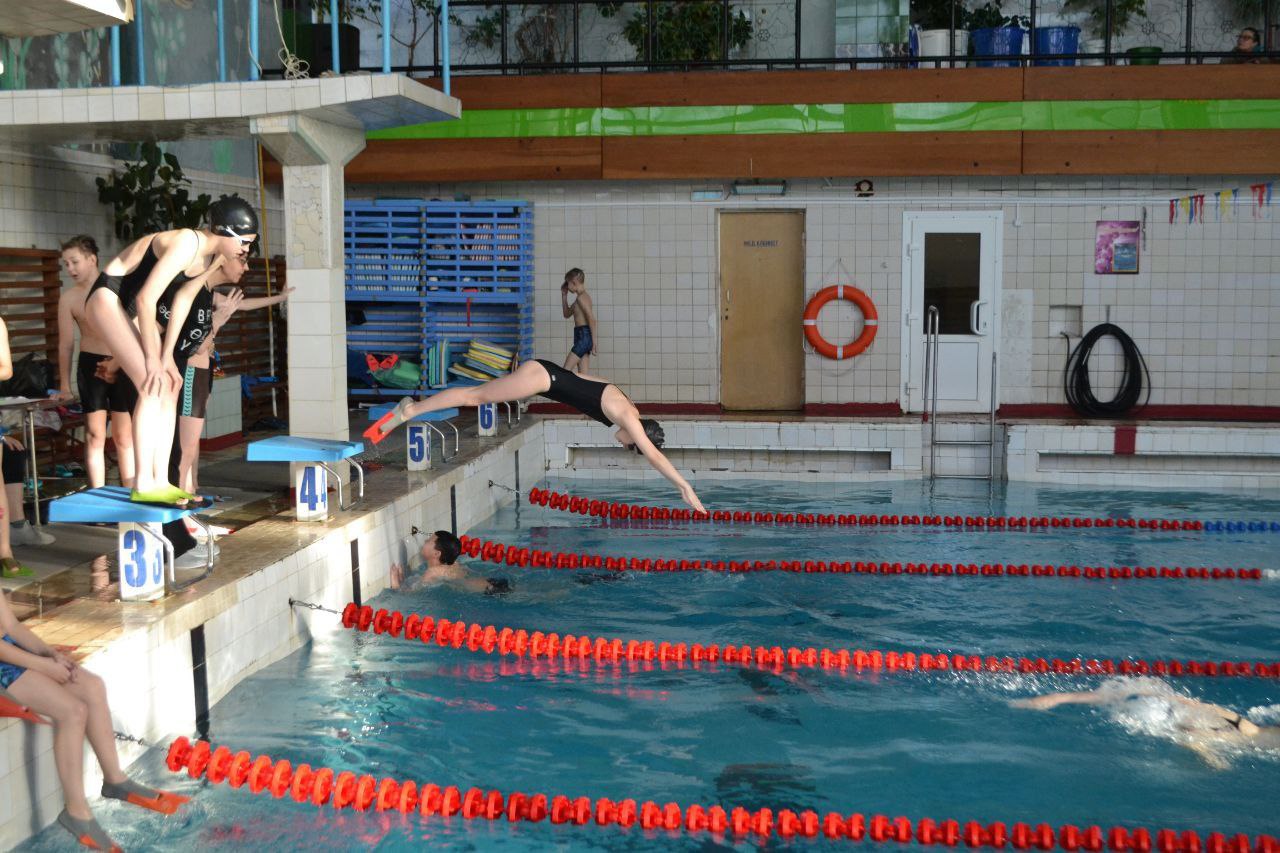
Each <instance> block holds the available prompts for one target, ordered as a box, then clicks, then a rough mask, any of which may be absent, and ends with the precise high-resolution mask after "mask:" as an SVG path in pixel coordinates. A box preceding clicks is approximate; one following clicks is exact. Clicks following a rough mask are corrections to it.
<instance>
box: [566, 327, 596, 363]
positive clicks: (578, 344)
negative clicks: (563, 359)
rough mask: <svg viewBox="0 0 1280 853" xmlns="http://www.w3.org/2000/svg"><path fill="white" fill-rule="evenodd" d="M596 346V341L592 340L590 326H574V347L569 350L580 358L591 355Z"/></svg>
mask: <svg viewBox="0 0 1280 853" xmlns="http://www.w3.org/2000/svg"><path fill="white" fill-rule="evenodd" d="M594 347H595V343H594V342H593V341H592V340H591V327H590V326H574V327H573V348H572V349H571V350H569V352H571V353H573V354H574V355H576V356H577V357H578V358H582V357H583V356H586V355H590V354H591V350H592V349H593V348H594Z"/></svg>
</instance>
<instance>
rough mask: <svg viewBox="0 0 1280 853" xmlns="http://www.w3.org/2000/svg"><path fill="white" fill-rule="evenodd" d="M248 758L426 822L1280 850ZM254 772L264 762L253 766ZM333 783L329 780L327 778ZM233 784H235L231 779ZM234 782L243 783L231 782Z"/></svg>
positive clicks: (1179, 837) (361, 803) (298, 789)
mask: <svg viewBox="0 0 1280 853" xmlns="http://www.w3.org/2000/svg"><path fill="white" fill-rule="evenodd" d="M209 755H210V752H209V745H208V744H206V743H203V742H200V743H197V744H196V745H195V746H194V747H193V746H192V745H191V743H190V741H188V740H187V739H186V738H185V737H180V738H178V739H176V740H175V741H173V743H171V744H170V745H169V753H168V755H167V757H166V759H165V764H166V766H167V767H168V768H169V769H170V770H171V771H173V772H174V773H182V772H184V771H185V772H186V773H187V774H188V775H189V776H191V778H193V779H198V778H200V776H202V775H206V776H207V778H208V779H209V781H210V782H213V783H215V784H216V783H218V782H222V781H225V780H226V777H225V776H220V777H218V778H215V777H214V773H213V771H212V765H211V764H210V763H209V761H208V758H209ZM213 755H231V750H230V749H228V748H227V747H225V746H219V747H218V748H217V749H216V750H214V752H213ZM240 755H243V756H245V761H246V762H248V763H249V764H250V766H252V767H253V768H255V771H254V772H255V773H256V774H257V775H256V776H255V778H257V779H259V780H261V779H267V780H269V783H268V784H263V785H260V786H254V785H252V784H251V786H250V788H249V790H250V792H251V793H254V794H258V793H261V792H262V791H264V790H265V791H270V792H271V796H273V797H275V798H276V799H284V798H285V797H286V796H288V797H289V798H290V799H292V800H294V801H295V802H298V803H308V802H309V803H311V804H312V805H315V806H325V805H332V806H333V808H334V809H343V808H346V807H347V806H350V807H351V808H353V809H355V810H357V811H369V810H373V811H377V812H390V811H396V812H400V813H401V814H404V815H411V814H415V813H416V814H418V815H420V816H421V817H424V818H428V817H434V816H440V817H444V818H451V817H454V816H455V815H461V816H462V818H463V819H464V820H481V819H483V820H490V821H501V820H505V821H507V822H508V823H521V822H526V823H541V822H542V821H549V822H551V823H555V824H573V825H575V826H585V825H586V824H590V823H594V824H596V825H597V826H618V827H621V828H623V829H630V828H631V827H633V826H635V825H637V824H639V825H640V826H641V827H642V828H643V829H646V830H666V831H667V832H669V833H681V832H683V833H688V834H691V835H692V834H697V833H702V832H706V833H710V834H712V835H718V836H734V837H737V838H745V837H747V836H756V837H758V838H770V837H773V836H775V835H776V836H778V837H780V838H786V839H790V838H795V837H802V838H817V837H819V836H823V837H825V838H830V839H833V840H834V839H841V840H845V839H847V840H849V841H857V842H861V841H875V842H878V843H885V842H891V841H892V842H897V843H899V844H911V843H920V844H941V845H943V846H946V847H959V846H961V845H963V846H965V847H992V848H1004V847H1012V848H1013V849H1015V850H1029V849H1032V848H1035V849H1036V850H1054V849H1059V848H1060V849H1062V850H1067V851H1078V850H1085V851H1088V853H1102V851H1104V850H1108V851H1115V853H1128V851H1133V853H1152V851H1157V853H1202V851H1204V853H1280V842H1278V841H1277V840H1276V839H1275V838H1274V837H1272V836H1270V835H1259V836H1256V837H1254V838H1250V837H1249V836H1247V835H1245V834H1244V833H1224V832H1212V833H1208V834H1205V835H1201V834H1200V833H1197V832H1196V831H1195V830H1191V829H1186V830H1180V831H1179V830H1174V829H1156V830H1152V829H1148V828H1146V827H1126V826H1112V827H1109V828H1104V827H1101V826H1096V825H1095V826H1085V827H1079V826H1075V825H1073V824H1063V825H1061V826H1056V827H1055V826H1053V825H1051V824H1047V823H1036V824H1030V823H1021V822H1019V823H1003V822H1000V821H996V822H994V823H989V824H984V823H979V822H977V821H973V820H970V821H964V822H961V821H957V820H942V821H938V820H934V819H933V818H928V817H924V818H918V819H916V820H912V819H911V818H907V817H902V816H897V817H889V816H888V815H883V814H871V815H868V814H862V813H859V812H854V813H852V814H845V813H843V812H827V813H825V814H820V813H819V812H817V811H815V810H813V809H803V810H800V811H793V810H790V809H777V810H775V809H770V808H760V809H756V810H754V811H752V810H750V809H744V808H741V807H738V808H728V809H726V808H725V807H723V806H720V805H712V806H703V805H701V804H699V803H694V804H692V805H687V806H682V805H680V804H678V803H673V802H668V803H664V804H661V805H659V804H658V803H656V802H654V801H652V800H645V801H637V800H635V799H631V798H628V799H623V800H611V799H609V798H608V797H600V798H599V799H592V798H590V797H574V798H571V797H567V796H564V795H562V794H551V795H548V794H525V793H522V792H520V791H512V792H510V793H504V792H502V791H496V790H488V791H486V790H484V789H482V788H468V789H467V790H465V791H464V790H463V789H461V788H458V787H456V786H453V785H449V786H445V787H441V786H440V785H436V784H432V783H427V782H415V781H413V780H410V779H406V780H403V781H401V780H397V779H390V778H385V777H384V778H382V779H377V778H375V777H373V776H370V775H361V776H357V775H356V774H355V773H354V772H352V771H350V770H343V771H340V772H337V773H336V774H335V771H334V770H331V769H329V768H327V767H326V768H322V769H320V770H318V771H317V770H313V769H312V768H311V767H310V766H309V765H307V764H300V765H298V767H297V769H296V770H294V769H293V767H292V765H291V764H290V763H289V762H288V760H284V759H282V760H280V761H278V762H273V761H272V760H271V758H270V757H268V756H265V755H260V756H258V757H257V758H256V759H250V758H248V755H249V754H248V753H247V752H241V753H237V756H240ZM257 768H261V770H258V769H257ZM335 779H336V780H337V781H336V782H335V781H332V780H335ZM232 784H233V785H234V782H233V783H232ZM235 787H240V786H235Z"/></svg>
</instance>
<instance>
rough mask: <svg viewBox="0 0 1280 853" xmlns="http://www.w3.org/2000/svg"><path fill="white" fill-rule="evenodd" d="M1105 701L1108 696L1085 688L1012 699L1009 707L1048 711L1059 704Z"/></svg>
mask: <svg viewBox="0 0 1280 853" xmlns="http://www.w3.org/2000/svg"><path fill="white" fill-rule="evenodd" d="M1107 701H1109V699H1108V697H1106V696H1102V695H1100V694H1099V693H1098V692H1097V691H1094V690H1087V691H1080V692H1076V693H1046V694H1044V695H1043V696H1030V697H1027V698H1026V699H1014V700H1012V701H1010V702H1009V707H1011V708H1030V709H1032V710H1035V711H1048V710H1050V709H1051V708H1056V707H1058V706H1059V705H1101V704H1103V703H1105V702H1107Z"/></svg>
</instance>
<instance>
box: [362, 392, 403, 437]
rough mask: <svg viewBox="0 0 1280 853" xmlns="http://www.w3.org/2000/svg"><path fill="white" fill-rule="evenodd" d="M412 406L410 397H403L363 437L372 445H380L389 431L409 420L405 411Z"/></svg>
mask: <svg viewBox="0 0 1280 853" xmlns="http://www.w3.org/2000/svg"><path fill="white" fill-rule="evenodd" d="M412 405H413V398H412V397H404V398H402V399H401V400H400V402H399V403H396V405H395V408H394V409H392V410H391V411H389V412H387V413H386V414H385V415H383V416H382V417H381V418H379V419H378V420H377V421H376V422H375V423H374V424H373V426H371V427H369V428H368V429H367V430H365V431H364V437H365V438H367V439H369V440H370V441H372V442H373V443H374V444H378V443H380V442H381V441H382V440H383V439H384V438H386V437H387V436H388V435H390V433H391V431H392V430H393V429H395V428H396V427H398V426H400V425H401V424H403V423H404V422H405V421H407V420H409V415H408V413H407V412H406V411H405V410H406V409H407V408H409V407H410V406H412Z"/></svg>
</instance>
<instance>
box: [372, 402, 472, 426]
mask: <svg viewBox="0 0 1280 853" xmlns="http://www.w3.org/2000/svg"><path fill="white" fill-rule="evenodd" d="M394 408H395V404H394V403H383V404H381V405H378V406H374V407H373V408H371V409H370V410H369V420H370V421H376V420H378V419H379V418H381V417H382V416H383V415H385V414H387V412H390V411H391V410H392V409H394ZM457 416H458V410H457V409H440V410H438V411H435V412H424V413H423V414H421V415H418V416H417V417H416V418H412V419H411V421H410V422H411V423H412V422H413V421H419V422H423V421H447V420H450V419H452V418H456V417H457Z"/></svg>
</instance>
